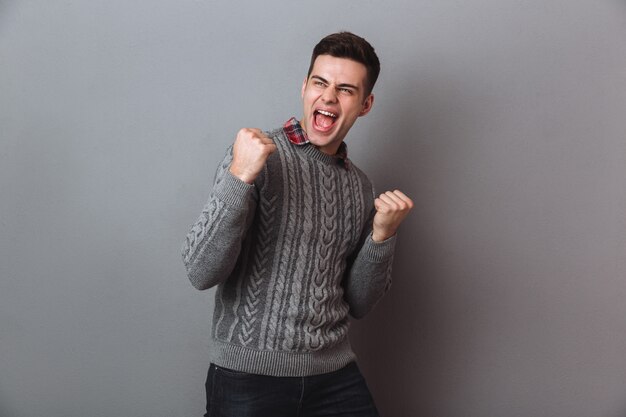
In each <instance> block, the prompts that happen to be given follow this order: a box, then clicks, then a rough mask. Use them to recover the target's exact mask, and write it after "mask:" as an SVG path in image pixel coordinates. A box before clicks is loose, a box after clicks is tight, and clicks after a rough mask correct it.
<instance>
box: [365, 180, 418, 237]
mask: <svg viewBox="0 0 626 417" xmlns="http://www.w3.org/2000/svg"><path fill="white" fill-rule="evenodd" d="M374 207H375V208H376V214H375V215H374V225H373V231H372V240H373V241H374V242H382V241H383V240H387V239H389V238H390V237H391V236H393V235H395V234H396V231H397V230H398V227H399V226H400V223H402V220H404V218H405V217H406V215H407V214H409V211H411V209H412V208H413V201H411V199H410V198H409V197H407V196H406V195H404V193H402V191H399V190H395V191H387V192H386V193H382V194H381V195H380V196H379V197H378V198H377V199H376V200H374Z"/></svg>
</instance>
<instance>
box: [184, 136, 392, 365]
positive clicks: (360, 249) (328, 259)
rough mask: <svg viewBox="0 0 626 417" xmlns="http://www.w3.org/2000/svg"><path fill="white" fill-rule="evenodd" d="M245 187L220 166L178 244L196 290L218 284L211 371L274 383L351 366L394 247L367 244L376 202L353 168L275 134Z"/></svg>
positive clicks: (388, 275)
mask: <svg viewBox="0 0 626 417" xmlns="http://www.w3.org/2000/svg"><path fill="white" fill-rule="evenodd" d="M267 134H268V135H269V136H270V137H271V138H272V139H273V140H274V142H275V143H276V145H277V151H276V152H274V153H273V154H272V155H270V157H269V159H268V160H267V163H266V166H265V169H264V170H263V171H262V173H261V174H260V175H259V176H258V177H257V179H256V180H255V183H254V185H250V184H246V183H244V182H242V181H240V180H239V179H238V178H236V177H234V176H233V175H232V174H231V173H230V172H229V170H228V168H229V166H230V162H231V160H232V148H231V149H229V151H228V152H227V155H226V157H225V158H224V160H223V161H222V163H221V164H220V166H219V168H218V170H217V173H216V179H215V183H214V186H213V191H212V192H211V195H210V197H209V201H208V203H207V204H206V206H205V207H204V209H203V210H202V213H201V215H200V217H199V219H198V221H197V222H196V223H195V224H194V225H193V227H192V229H191V231H190V232H189V233H188V235H187V239H186V241H185V244H184V246H183V261H184V263H185V266H186V268H187V272H188V276H189V279H190V281H191V283H192V284H193V285H194V286H195V287H196V288H198V289H207V288H210V287H213V286H215V285H218V288H217V292H216V294H215V312H214V317H213V330H212V342H211V357H210V359H211V361H212V362H214V363H216V364H217V365H220V366H223V367H226V368H230V369H234V370H238V371H242V372H251V373H257V374H264V375H273V376H306V375H314V374H320V373H325V372H332V371H334V370H337V369H339V368H341V367H343V366H345V365H346V364H348V363H349V362H351V361H353V360H354V359H355V356H354V353H353V351H352V349H351V347H350V343H349V341H348V337H347V335H348V328H349V323H350V319H349V315H352V316H353V317H356V318H360V317H363V316H364V315H365V314H367V312H368V311H370V310H371V308H372V307H373V306H374V305H375V304H376V302H377V301H378V300H379V299H380V297H381V296H382V295H383V294H384V293H385V292H386V291H387V289H388V288H389V285H390V283H391V264H392V261H393V252H394V246H395V237H392V238H390V239H388V240H386V241H384V242H374V241H373V240H372V239H371V228H372V219H373V215H374V213H375V211H374V208H373V207H374V205H373V202H374V192H373V188H372V185H371V183H370V181H369V180H368V179H367V177H366V176H365V174H363V172H362V171H360V170H359V169H358V168H357V167H356V166H355V165H354V164H353V163H350V166H349V169H345V167H344V164H343V163H342V162H341V161H340V159H339V158H336V157H333V156H331V155H327V154H324V153H322V152H320V151H319V150H318V149H317V148H316V147H315V146H313V145H311V144H304V145H301V146H296V145H294V144H292V143H291V142H289V141H288V140H287V138H286V136H285V132H284V131H283V129H277V130H275V131H273V132H269V133H267Z"/></svg>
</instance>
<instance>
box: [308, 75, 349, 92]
mask: <svg viewBox="0 0 626 417" xmlns="http://www.w3.org/2000/svg"><path fill="white" fill-rule="evenodd" d="M311 78H315V79H317V80H320V81H321V82H323V83H324V84H330V83H329V82H328V81H327V80H325V79H324V78H322V77H320V76H319V75H311ZM346 87H347V88H352V89H354V90H356V91H358V90H359V87H357V86H356V85H352V84H348V83H341V84H337V88H346Z"/></svg>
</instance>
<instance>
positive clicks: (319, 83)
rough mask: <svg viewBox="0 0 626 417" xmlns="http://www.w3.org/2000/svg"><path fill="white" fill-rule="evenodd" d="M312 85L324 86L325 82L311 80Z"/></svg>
mask: <svg viewBox="0 0 626 417" xmlns="http://www.w3.org/2000/svg"><path fill="white" fill-rule="evenodd" d="M313 85H315V86H316V87H324V86H325V85H326V84H324V83H323V82H321V81H319V80H318V81H313Z"/></svg>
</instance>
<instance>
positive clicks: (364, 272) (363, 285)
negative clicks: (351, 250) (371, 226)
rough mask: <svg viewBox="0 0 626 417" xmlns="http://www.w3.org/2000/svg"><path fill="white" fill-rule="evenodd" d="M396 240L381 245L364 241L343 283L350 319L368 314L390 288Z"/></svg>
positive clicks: (369, 238) (368, 240)
mask: <svg viewBox="0 0 626 417" xmlns="http://www.w3.org/2000/svg"><path fill="white" fill-rule="evenodd" d="M395 241H396V237H395V236H392V237H390V238H389V239H387V240H385V241H382V242H375V241H374V240H372V237H371V234H370V235H369V236H368V237H367V238H366V239H365V241H364V243H363V246H362V247H361V249H360V251H359V253H358V254H357V256H356V258H355V259H354V262H353V263H352V264H351V266H350V269H349V271H348V273H347V275H346V278H345V281H344V290H345V299H346V301H347V302H348V305H349V306H350V314H351V315H352V317H354V318H357V319H360V318H362V317H364V316H365V315H366V314H367V313H369V312H370V311H371V310H372V308H374V306H375V305H376V303H377V302H378V301H379V300H380V299H381V298H382V296H383V295H384V294H385V293H386V292H387V290H388V289H389V287H390V286H391V266H392V264H393V253H394V249H395Z"/></svg>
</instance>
